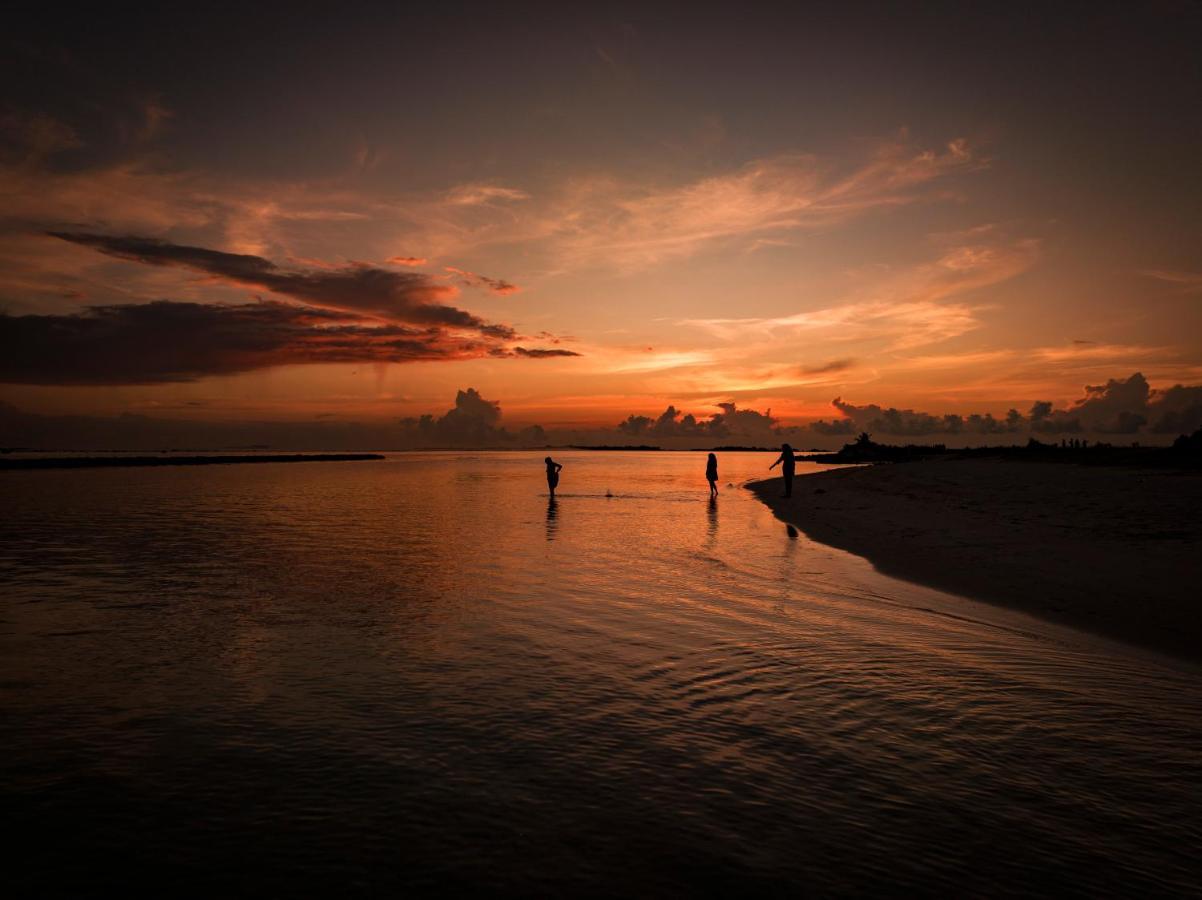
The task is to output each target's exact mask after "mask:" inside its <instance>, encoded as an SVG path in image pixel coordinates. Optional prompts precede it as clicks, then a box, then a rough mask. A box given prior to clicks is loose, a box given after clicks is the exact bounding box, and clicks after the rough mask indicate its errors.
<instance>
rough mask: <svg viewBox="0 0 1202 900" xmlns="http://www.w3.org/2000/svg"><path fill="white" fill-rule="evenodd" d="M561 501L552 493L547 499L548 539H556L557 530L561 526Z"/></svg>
mask: <svg viewBox="0 0 1202 900" xmlns="http://www.w3.org/2000/svg"><path fill="white" fill-rule="evenodd" d="M558 516H559V501H558V500H556V499H555V496H554V495H552V496H551V499H550V500H548V501H547V540H549V541H553V540H555V531H556V529H557V528H558V527H559V520H558Z"/></svg>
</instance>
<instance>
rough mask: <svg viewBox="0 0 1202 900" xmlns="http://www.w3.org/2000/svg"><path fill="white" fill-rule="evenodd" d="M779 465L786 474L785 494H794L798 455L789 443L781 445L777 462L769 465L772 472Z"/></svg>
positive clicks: (788, 495) (787, 495) (783, 473)
mask: <svg viewBox="0 0 1202 900" xmlns="http://www.w3.org/2000/svg"><path fill="white" fill-rule="evenodd" d="M777 466H780V472H781V474H782V475H784V476H785V496H786V497H792V496H793V472H794V470H795V469H796V468H797V457H795V456H794V455H793V448H792V447H790V446H789V445H788V444H781V445H780V456H778V457H777V458H776V462H774V463H773V464H772V465H770V466H769V467H768V471H769V472H771V471H772V470H773V469H775V468H776V467H777Z"/></svg>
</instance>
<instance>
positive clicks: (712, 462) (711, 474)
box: [705, 453, 718, 498]
mask: <svg viewBox="0 0 1202 900" xmlns="http://www.w3.org/2000/svg"><path fill="white" fill-rule="evenodd" d="M705 480H706V481H708V482H709V483H710V497H711V498H713V497H717V496H718V457H716V456H715V455H714V454H712V453H711V454H710V457H709V459H708V460H706V462H705Z"/></svg>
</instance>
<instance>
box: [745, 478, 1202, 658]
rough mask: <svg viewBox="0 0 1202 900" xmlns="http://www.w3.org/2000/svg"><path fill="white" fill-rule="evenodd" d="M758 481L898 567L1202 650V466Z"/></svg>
mask: <svg viewBox="0 0 1202 900" xmlns="http://www.w3.org/2000/svg"><path fill="white" fill-rule="evenodd" d="M748 487H749V488H750V489H751V490H752V491H753V492H754V493H755V494H756V495H757V496H758V497H759V498H760V499H761V500H763V501H764V502H765V503H766V504H767V505H768V506H769V507H771V508H772V510H773V511H774V512H775V513H776V515H777V516H778V517H779V518H781V519H782V520H784V521H786V522H789V523H791V524H793V525H796V526H797V527H798V528H800V529H801V530H802V531H804V532H805V533H806V534H807V535H809V536H810V537H811V538H813V539H815V540H817V541H821V542H822V543H825V544H830V545H832V546H835V547H839V548H841V549H844V550H848V551H850V552H852V553H855V554H857V555H859V556H863V557H865V558H866V559H868V560H869V561H870V562H872V563H873V565H875V566H876V568H877V569H879V570H880V571H882V572H884V573H886V574H888V575H892V576H895V577H898V578H903V579H906V580H908V581H914V582H918V583H921V584H926V585H929V586H932V587H936V588H939V589H941V590H945V591H949V592H951V593H956V594H961V595H963V596H967V597H971V598H974V599H977V600H984V601H988V602H991V603H996V604H999V605H1004V606H1008V607H1013V608H1017V609H1021V610H1023V611H1024V612H1027V613H1030V614H1032V615H1035V616H1040V617H1043V618H1046V619H1050V620H1054V621H1057V622H1060V623H1063V624H1067V625H1071V626H1074V627H1077V628H1081V629H1084V630H1087V631H1092V632H1094V633H1097V634H1102V635H1105V636H1107V637H1111V638H1116V639H1119V640H1123V641H1126V642H1129V643H1133V644H1138V645H1141V646H1144V647H1149V648H1152V649H1156V650H1160V651H1163V652H1168V653H1171V654H1173V655H1176V656H1182V657H1187V658H1190V659H1194V660H1197V659H1202V600H1200V599H1199V596H1200V595H1199V584H1200V583H1202V577H1200V576H1202V515H1200V511H1202V474H1199V473H1196V472H1181V471H1175V470H1165V469H1160V470H1141V469H1125V468H1115V467H1101V466H1078V465H1071V464H1057V463H1038V462H1012V461H1003V460H992V459H981V460H938V461H924V462H912V463H896V464H882V465H874V466H865V467H857V468H848V469H838V470H833V471H827V472H821V473H819V474H816V475H804V476H799V477H798V478H797V479H796V480H795V482H794V487H793V497H792V498H791V499H789V500H786V499H783V498H782V497H781V492H782V489H783V482H782V480H781V479H779V478H774V479H770V480H767V481H758V482H752V483H751V484H749V485H748Z"/></svg>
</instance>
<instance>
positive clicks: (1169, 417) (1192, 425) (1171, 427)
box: [1148, 384, 1202, 434]
mask: <svg viewBox="0 0 1202 900" xmlns="http://www.w3.org/2000/svg"><path fill="white" fill-rule="evenodd" d="M1148 406H1149V410H1148V411H1149V414H1150V416H1151V424H1149V425H1148V430H1149V431H1152V432H1154V433H1156V434H1191V433H1193V432H1194V431H1197V430H1198V429H1199V428H1202V385H1193V386H1191V387H1187V386H1185V385H1181V384H1177V385H1174V386H1173V387H1171V388H1168V389H1166V390H1163V391H1153V392H1152V397H1151V400H1150V402H1149V404H1148Z"/></svg>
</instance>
